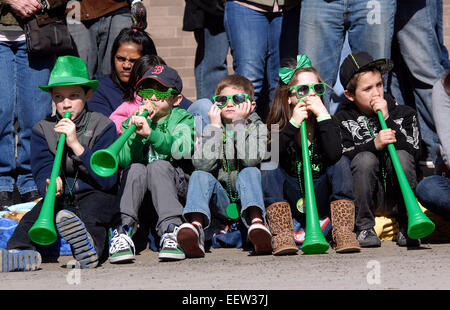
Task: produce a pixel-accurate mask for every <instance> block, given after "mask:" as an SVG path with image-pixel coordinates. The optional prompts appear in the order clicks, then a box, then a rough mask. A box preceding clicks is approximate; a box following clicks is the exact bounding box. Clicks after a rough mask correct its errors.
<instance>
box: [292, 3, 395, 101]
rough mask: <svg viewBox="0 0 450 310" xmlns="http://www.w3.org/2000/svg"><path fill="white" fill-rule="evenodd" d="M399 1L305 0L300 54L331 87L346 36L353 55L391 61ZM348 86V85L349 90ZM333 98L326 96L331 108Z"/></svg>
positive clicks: (301, 25)
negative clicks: (360, 53)
mask: <svg viewBox="0 0 450 310" xmlns="http://www.w3.org/2000/svg"><path fill="white" fill-rule="evenodd" d="M396 2H397V1H396V0H383V1H370V0H335V1H330V0H302V7H301V13H300V26H299V40H298V51H299V54H306V55H307V56H308V57H309V58H310V59H311V63H312V65H313V66H314V67H315V68H316V69H317V70H318V71H319V73H320V75H321V77H322V78H323V79H324V80H325V82H326V83H327V84H328V85H331V86H333V85H335V82H336V77H337V75H338V71H339V62H340V55H341V51H342V47H343V44H344V40H345V34H346V33H347V34H348V43H349V45H350V49H351V50H352V52H358V51H367V52H369V53H370V54H371V55H372V56H373V57H374V58H375V59H378V58H389V57H390V55H391V41H392V36H393V32H394V17H395V11H396ZM345 86H346V85H344V87H345ZM330 95H331V92H330V91H328V92H327V93H326V96H325V101H326V106H327V109H329V108H330V106H329V102H330Z"/></svg>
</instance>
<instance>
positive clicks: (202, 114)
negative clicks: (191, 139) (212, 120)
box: [187, 98, 213, 136]
mask: <svg viewBox="0 0 450 310" xmlns="http://www.w3.org/2000/svg"><path fill="white" fill-rule="evenodd" d="M212 104H213V103H212V102H211V101H210V100H209V99H206V98H204V99H198V100H196V101H194V102H192V104H191V105H190V106H189V108H187V111H188V112H189V113H191V114H192V115H194V120H195V133H196V135H197V136H201V135H202V132H203V128H205V127H206V125H208V124H209V116H208V112H209V109H211V106H212Z"/></svg>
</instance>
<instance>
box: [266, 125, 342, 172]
mask: <svg viewBox="0 0 450 310" xmlns="http://www.w3.org/2000/svg"><path fill="white" fill-rule="evenodd" d="M273 134H274V133H272V139H273ZM297 134H300V129H299V128H296V127H295V126H293V125H292V124H291V123H290V122H288V123H287V124H286V126H285V127H284V128H283V129H282V130H281V132H280V137H279V139H280V140H279V141H280V142H279V149H280V166H281V168H282V169H283V170H284V171H286V172H287V173H288V174H289V175H291V176H297V165H296V162H297V161H299V162H301V163H303V158H302V152H301V145H299V144H298V143H297V142H296V136H297ZM314 136H315V138H314V143H313V144H312V145H310V147H309V150H310V151H313V156H312V158H310V160H311V168H312V174H313V179H317V178H318V177H319V176H320V175H322V174H323V173H325V170H326V168H327V167H329V166H331V165H333V164H335V163H336V162H337V161H339V159H340V158H341V155H342V144H341V134H340V130H339V124H338V123H337V121H336V120H335V119H334V118H332V119H328V120H324V121H321V122H318V123H316V128H315V135H314ZM299 141H300V140H299Z"/></svg>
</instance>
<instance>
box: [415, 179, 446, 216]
mask: <svg viewBox="0 0 450 310" xmlns="http://www.w3.org/2000/svg"><path fill="white" fill-rule="evenodd" d="M416 195H417V199H418V200H419V202H420V203H421V204H422V206H423V207H424V208H426V209H428V210H430V211H432V212H434V213H436V214H439V215H441V216H443V217H445V218H446V219H450V179H449V178H446V177H444V176H440V175H432V176H429V177H426V178H425V179H423V180H422V181H421V182H420V183H419V185H417V188H416Z"/></svg>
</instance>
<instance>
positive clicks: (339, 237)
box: [330, 200, 361, 253]
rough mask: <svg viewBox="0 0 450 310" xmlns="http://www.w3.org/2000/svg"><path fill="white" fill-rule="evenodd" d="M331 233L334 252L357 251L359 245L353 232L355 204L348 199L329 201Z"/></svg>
mask: <svg viewBox="0 0 450 310" xmlns="http://www.w3.org/2000/svg"><path fill="white" fill-rule="evenodd" d="M330 209H331V227H332V230H331V234H332V238H333V244H334V247H335V250H336V253H349V252H359V251H360V249H361V248H360V245H359V242H358V241H357V240H356V234H355V233H354V232H353V228H354V226H355V204H354V203H353V202H352V201H350V200H335V201H332V202H331V205H330Z"/></svg>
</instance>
